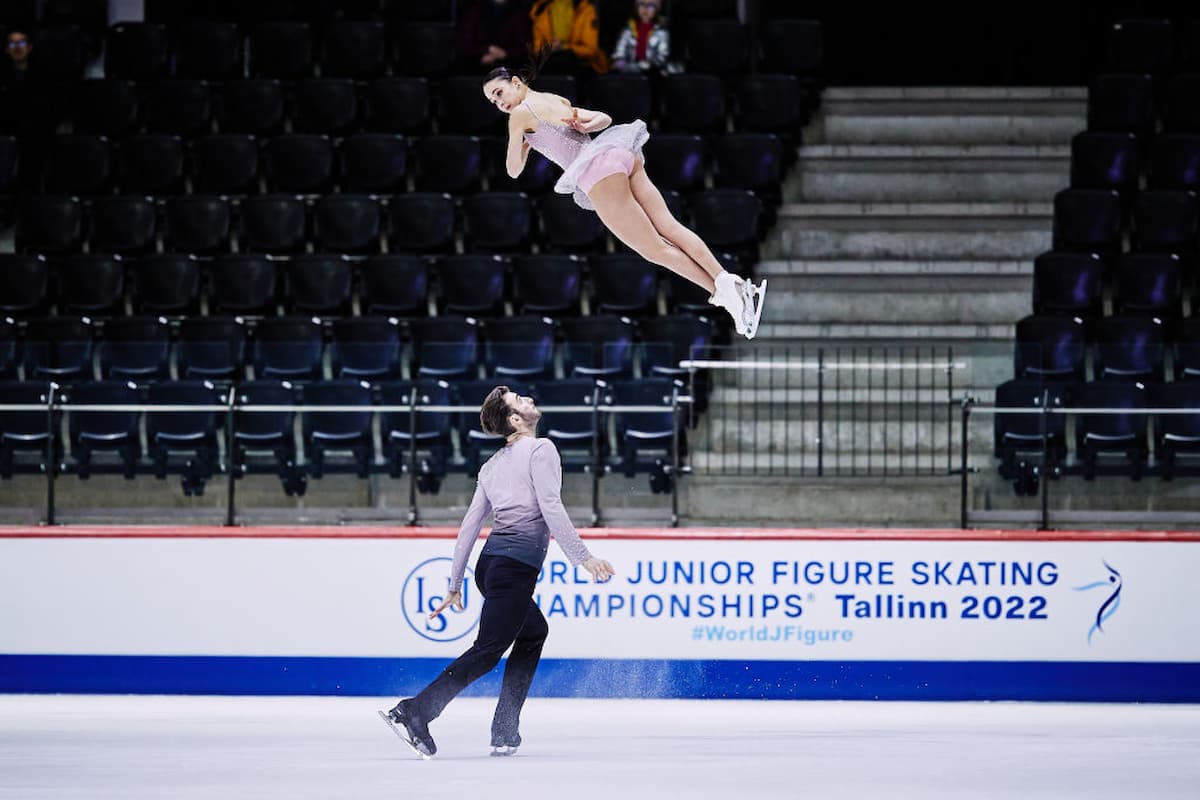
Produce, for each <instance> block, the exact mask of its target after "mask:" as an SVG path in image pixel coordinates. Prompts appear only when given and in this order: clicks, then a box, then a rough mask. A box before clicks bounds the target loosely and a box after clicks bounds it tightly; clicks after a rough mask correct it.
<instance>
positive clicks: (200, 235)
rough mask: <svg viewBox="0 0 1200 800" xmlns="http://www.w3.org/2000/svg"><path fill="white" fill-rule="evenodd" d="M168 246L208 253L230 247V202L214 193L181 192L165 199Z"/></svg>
mask: <svg viewBox="0 0 1200 800" xmlns="http://www.w3.org/2000/svg"><path fill="white" fill-rule="evenodd" d="M166 223H167V230H166V235H165V236H164V237H163V243H164V245H165V246H166V248H167V250H169V251H175V252H180V253H199V254H211V253H222V252H227V251H228V250H229V235H230V227H231V225H232V214H231V211H230V208H229V203H228V202H227V201H226V200H225V199H224V198H223V197H219V196H216V195H203V194H195V195H181V196H179V197H172V198H171V199H169V200H168V201H167V202H166Z"/></svg>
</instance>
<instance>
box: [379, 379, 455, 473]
mask: <svg viewBox="0 0 1200 800" xmlns="http://www.w3.org/2000/svg"><path fill="white" fill-rule="evenodd" d="M379 397H380V402H381V404H382V405H385V406H404V407H406V408H408V409H412V408H413V407H419V406H448V405H453V404H454V400H455V399H456V398H455V397H454V394H453V393H452V391H451V388H450V384H448V383H446V382H445V381H443V380H436V379H425V380H417V381H389V382H387V383H383V384H380V386H379ZM451 424H452V415H451V414H450V413H449V412H446V411H437V412H424V413H421V412H416V413H414V412H413V411H411V410H405V411H385V412H383V413H382V415H381V420H380V435H381V437H382V439H383V454H384V458H385V459H386V460H387V462H388V469H389V472H390V474H391V476H392V477H393V478H399V477H400V476H401V475H402V474H403V473H404V472H405V471H408V472H411V473H413V474H415V475H416V478H417V488H418V489H419V490H420V491H422V492H437V490H438V488H439V487H440V486H441V482H442V479H443V478H444V477H445V476H446V466H447V463H448V462H449V460H450V453H451V449H452V447H453V445H452V443H451V438H450V428H451ZM410 454H411V455H412V456H413V458H410Z"/></svg>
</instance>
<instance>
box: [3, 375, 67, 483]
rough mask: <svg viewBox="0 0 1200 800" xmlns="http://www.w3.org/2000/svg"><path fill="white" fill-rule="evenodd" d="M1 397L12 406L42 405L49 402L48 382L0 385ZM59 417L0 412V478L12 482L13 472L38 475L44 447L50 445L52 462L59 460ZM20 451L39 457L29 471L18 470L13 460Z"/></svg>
mask: <svg viewBox="0 0 1200 800" xmlns="http://www.w3.org/2000/svg"><path fill="white" fill-rule="evenodd" d="M0 397H3V398H4V402H5V403H12V404H14V405H16V404H21V405H45V404H46V403H48V402H49V398H50V383H49V382H48V381H44V380H41V381H34V380H28V381H20V382H18V381H12V380H6V381H4V382H2V383H0ZM60 418H61V414H60V413H59V412H57V411H56V412H53V413H51V414H48V413H47V412H46V411H8V410H0V478H5V479H7V478H11V477H12V476H13V473H14V472H16V471H18V470H19V471H29V472H40V471H42V470H44V469H45V455H46V445H47V443H49V444H50V445H51V452H52V453H53V456H52V457H53V458H54V459H55V461H58V460H60V459H61V458H62V445H61V444H60V443H59V440H58V434H57V432H58V428H59V420H60ZM21 451H33V452H35V453H37V454H38V457H37V458H36V459H35V460H34V462H33V463H32V464H31V465H29V467H28V469H27V470H26V469H21V467H20V465H19V464H17V463H16V461H17V459H16V456H17V454H18V453H19V452H21Z"/></svg>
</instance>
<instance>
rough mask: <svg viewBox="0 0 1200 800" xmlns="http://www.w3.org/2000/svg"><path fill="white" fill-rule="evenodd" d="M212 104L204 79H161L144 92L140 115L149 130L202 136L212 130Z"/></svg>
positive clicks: (209, 91)
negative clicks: (144, 97) (144, 99)
mask: <svg viewBox="0 0 1200 800" xmlns="http://www.w3.org/2000/svg"><path fill="white" fill-rule="evenodd" d="M212 106H213V102H212V92H211V90H210V89H209V86H208V83H207V82H205V81H160V82H159V83H157V84H155V85H154V86H153V87H151V89H150V90H149V92H147V94H146V101H145V103H144V105H143V106H142V116H143V117H144V118H145V120H146V128H147V129H148V130H149V131H150V132H151V133H173V134H177V135H179V136H187V137H191V136H201V135H203V134H206V133H211V132H212V118H213V108H212Z"/></svg>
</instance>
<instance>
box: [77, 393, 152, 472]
mask: <svg viewBox="0 0 1200 800" xmlns="http://www.w3.org/2000/svg"><path fill="white" fill-rule="evenodd" d="M62 399H63V402H64V403H66V404H67V412H68V413H67V417H68V429H69V431H70V437H71V457H72V459H73V460H74V462H75V474H76V475H77V476H78V477H79V478H81V479H84V480H86V479H87V478H89V477H91V474H92V471H93V468H94V466H95V465H94V464H93V455H94V454H95V453H96V452H97V451H101V452H103V451H116V454H117V456H118V458H119V459H120V466H121V471H122V473H123V474H124V476H125V478H126V479H127V480H132V479H133V478H134V476H135V475H136V474H137V464H138V460H139V459H140V458H141V451H142V448H141V443H140V442H139V441H138V421H139V419H140V418H141V412H138V411H74V410H71V406H92V405H122V406H129V405H137V404H140V403H141V402H142V396H141V392H140V391H139V390H138V387H137V385H136V384H134V383H130V382H128V381H95V382H88V383H80V384H77V385H75V386H72V387H70V388H68V389H67V390H65V391H64V393H63V395H62Z"/></svg>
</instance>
